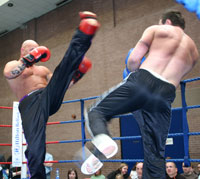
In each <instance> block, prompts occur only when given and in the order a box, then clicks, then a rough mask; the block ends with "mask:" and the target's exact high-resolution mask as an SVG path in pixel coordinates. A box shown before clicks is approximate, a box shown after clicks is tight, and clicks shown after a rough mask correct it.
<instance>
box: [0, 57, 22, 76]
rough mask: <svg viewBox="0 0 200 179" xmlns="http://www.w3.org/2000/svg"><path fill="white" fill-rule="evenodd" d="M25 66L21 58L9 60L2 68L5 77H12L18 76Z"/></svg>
mask: <svg viewBox="0 0 200 179" xmlns="http://www.w3.org/2000/svg"><path fill="white" fill-rule="evenodd" d="M25 68H26V66H25V65H24V64H23V63H22V61H21V60H19V61H17V60H14V61H10V62H8V63H7V64H6V66H5V68H4V76H5V77H6V78H7V79H14V78H16V77H18V76H19V75H20V74H21V73H22V72H23V71H24V69H25Z"/></svg>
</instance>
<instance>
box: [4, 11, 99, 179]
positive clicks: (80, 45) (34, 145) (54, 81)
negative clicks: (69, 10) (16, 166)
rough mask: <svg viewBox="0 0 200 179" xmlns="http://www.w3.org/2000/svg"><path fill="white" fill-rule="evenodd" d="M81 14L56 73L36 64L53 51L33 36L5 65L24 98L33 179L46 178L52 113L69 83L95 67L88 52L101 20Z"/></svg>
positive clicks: (10, 80)
mask: <svg viewBox="0 0 200 179" xmlns="http://www.w3.org/2000/svg"><path fill="white" fill-rule="evenodd" d="M80 17H81V22H80V25H79V28H78V29H77V30H76V32H75V34H74V36H73V38H72V40H71V43H70V45H69V48H68V50H67V51H66V53H65V55H64V57H63V59H62V61H61V62H60V64H59V65H58V66H57V67H56V69H55V71H54V73H53V74H52V73H51V72H50V70H49V69H48V68H46V67H44V66H37V65H35V63H37V62H39V61H41V62H45V61H47V60H48V59H49V57H50V51H49V50H48V49H47V48H46V47H44V46H39V45H38V44H37V43H36V42H35V41H33V40H27V41H25V42H24V43H23V44H22V48H21V57H20V59H19V60H18V61H16V60H14V61H10V62H8V63H7V64H6V66H5V68H4V76H5V77H6V79H7V81H8V83H9V85H10V87H11V89H12V91H13V92H14V94H15V95H16V96H17V98H18V99H19V101H20V104H19V111H20V113H21V117H22V125H23V129H24V134H25V138H26V141H27V144H28V146H27V150H26V152H25V155H26V157H27V160H28V167H29V170H30V174H31V178H32V179H46V174H45V168H44V165H43V162H44V160H45V153H46V147H45V139H46V136H45V130H46V123H47V121H48V117H49V116H50V115H53V114H54V113H56V112H57V111H58V109H59V108H60V106H61V104H62V101H63V98H64V95H65V92H66V90H67V89H68V87H69V86H70V85H72V84H74V83H76V82H77V81H78V80H79V79H80V78H81V77H82V76H83V75H84V74H85V73H86V72H87V70H88V69H89V68H90V67H91V62H90V61H89V60H88V59H87V58H86V57H84V55H85V53H86V52H87V50H88V49H89V47H90V45H91V40H92V38H93V37H94V35H95V33H96V31H97V29H98V27H99V26H100V24H99V23H98V21H97V20H96V15H95V14H94V13H91V12H88V11H85V12H81V13H80Z"/></svg>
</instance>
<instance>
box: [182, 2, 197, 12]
mask: <svg viewBox="0 0 200 179" xmlns="http://www.w3.org/2000/svg"><path fill="white" fill-rule="evenodd" d="M197 6H198V0H192V1H191V0H185V1H184V7H185V8H186V9H187V10H188V11H189V12H195V11H196V8H197Z"/></svg>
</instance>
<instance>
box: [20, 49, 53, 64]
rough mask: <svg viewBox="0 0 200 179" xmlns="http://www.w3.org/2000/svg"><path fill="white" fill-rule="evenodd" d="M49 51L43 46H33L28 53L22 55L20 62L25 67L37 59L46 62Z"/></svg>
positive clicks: (49, 54)
mask: <svg viewBox="0 0 200 179" xmlns="http://www.w3.org/2000/svg"><path fill="white" fill-rule="evenodd" d="M50 56H51V52H50V51H49V49H48V48H46V47H44V46H39V47H36V48H34V49H33V50H32V51H31V52H30V53H29V54H28V55H26V56H24V57H22V59H21V60H22V62H23V63H24V64H25V66H26V67H29V66H32V65H33V64H34V63H37V62H39V61H41V62H46V61H48V60H49V58H50Z"/></svg>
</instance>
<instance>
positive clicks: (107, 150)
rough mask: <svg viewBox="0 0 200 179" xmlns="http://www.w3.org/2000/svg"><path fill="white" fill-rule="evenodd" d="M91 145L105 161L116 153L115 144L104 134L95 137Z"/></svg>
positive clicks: (116, 147)
mask: <svg viewBox="0 0 200 179" xmlns="http://www.w3.org/2000/svg"><path fill="white" fill-rule="evenodd" d="M92 143H93V144H94V145H95V147H96V148H97V149H98V150H99V151H100V152H101V153H103V154H104V155H105V156H106V158H107V159H109V158H111V157H113V156H114V155H115V154H116V153H117V151H118V146H117V144H116V142H115V141H114V140H112V138H111V137H109V136H108V135H106V134H99V135H97V136H95V137H94V138H93V140H92Z"/></svg>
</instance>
